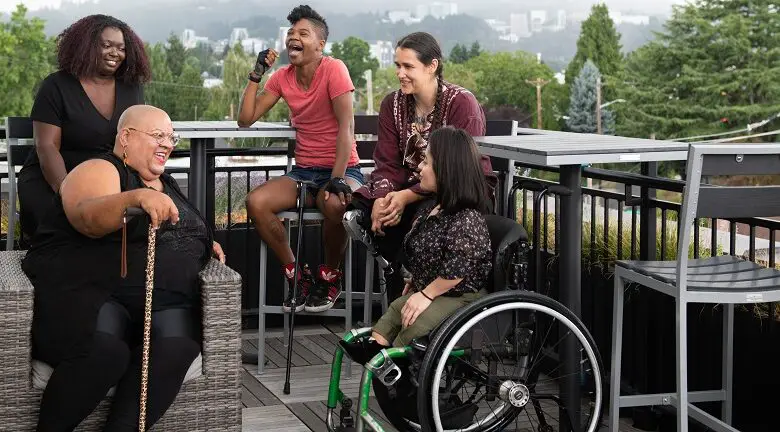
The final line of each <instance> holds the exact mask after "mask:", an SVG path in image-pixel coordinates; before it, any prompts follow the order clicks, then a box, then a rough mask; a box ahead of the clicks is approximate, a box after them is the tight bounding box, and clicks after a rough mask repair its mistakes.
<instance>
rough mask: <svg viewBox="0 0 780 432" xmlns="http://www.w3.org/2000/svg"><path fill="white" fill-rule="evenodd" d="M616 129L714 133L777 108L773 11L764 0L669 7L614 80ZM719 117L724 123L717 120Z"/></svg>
mask: <svg viewBox="0 0 780 432" xmlns="http://www.w3.org/2000/svg"><path fill="white" fill-rule="evenodd" d="M614 81H615V85H616V86H617V87H618V92H619V94H620V97H621V98H624V99H626V100H628V101H629V103H627V104H623V105H622V106H620V107H619V109H618V112H619V114H620V116H621V121H620V122H619V124H618V133H619V134H621V135H623V134H625V135H630V136H648V135H650V134H652V133H655V134H657V136H658V138H665V139H666V138H677V137H683V136H691V135H699V134H706V133H717V132H722V131H724V130H727V129H729V128H732V127H733V128H736V127H744V126H745V125H746V124H750V123H753V122H757V121H761V120H763V119H766V118H768V117H770V116H771V115H773V114H776V113H777V112H778V111H780V18H779V17H778V13H777V5H776V2H772V1H770V0H756V1H747V0H700V1H698V2H696V3H689V4H686V5H684V6H677V7H675V8H674V12H673V16H672V18H671V19H670V20H669V21H668V22H667V23H666V25H665V31H664V32H663V33H660V34H658V37H657V40H655V41H653V42H650V43H649V44H647V45H646V46H644V47H642V48H640V49H639V50H637V51H636V52H634V53H632V54H631V55H630V56H629V57H628V59H627V62H626V67H625V70H624V71H623V72H622V73H621V74H620V75H619V76H618V77H617V79H615V80H614ZM723 120H725V122H724V121H723Z"/></svg>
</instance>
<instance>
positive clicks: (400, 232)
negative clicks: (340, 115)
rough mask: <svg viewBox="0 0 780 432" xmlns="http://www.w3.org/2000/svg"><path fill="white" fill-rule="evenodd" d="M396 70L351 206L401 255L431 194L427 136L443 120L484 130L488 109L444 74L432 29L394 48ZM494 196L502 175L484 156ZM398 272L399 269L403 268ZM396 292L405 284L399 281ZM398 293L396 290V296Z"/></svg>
mask: <svg viewBox="0 0 780 432" xmlns="http://www.w3.org/2000/svg"><path fill="white" fill-rule="evenodd" d="M395 64H396V75H397V76H398V81H399V82H400V84H401V88H400V89H399V90H397V91H395V92H393V93H390V94H389V95H387V96H386V97H385V98H384V100H383V101H382V105H381V108H380V109H379V130H378V135H379V138H378V142H377V146H376V149H375V150H374V161H375V162H376V168H375V169H374V171H373V172H372V173H371V178H370V181H369V182H368V183H366V184H365V185H364V186H362V187H361V188H359V189H358V190H356V191H355V192H354V193H353V201H352V206H353V207H354V208H356V209H359V210H363V212H364V214H365V215H366V216H367V215H368V214H370V215H371V217H370V218H368V217H364V218H363V226H364V228H366V229H371V230H372V231H373V232H374V233H375V234H376V235H377V243H378V246H379V249H380V251H381V253H382V255H383V256H384V257H385V258H387V259H388V260H391V261H397V259H398V252H399V250H400V245H401V242H402V240H403V238H404V236H405V235H406V233H407V232H409V229H410V228H411V223H412V217H413V216H414V214H415V212H416V210H417V208H418V207H419V206H420V204H421V203H422V202H424V201H425V200H426V198H427V197H428V194H427V193H425V192H424V191H422V189H420V184H419V183H420V182H419V179H418V177H417V166H418V165H419V164H420V162H421V161H422V160H423V158H424V156H425V150H426V149H427V147H428V137H429V136H430V133H431V132H432V131H433V130H436V129H438V128H441V127H442V126H452V127H455V128H460V129H465V130H466V131H467V132H468V133H469V134H470V135H471V136H482V135H485V113H484V112H483V111H482V107H481V106H480V105H479V103H478V102H477V99H476V98H475V97H474V95H473V94H472V93H471V92H469V91H468V90H466V89H464V88H463V87H460V86H457V85H454V84H451V83H448V82H446V81H445V80H444V78H443V76H442V74H443V69H444V68H443V65H442V54H441V47H440V46H439V44H438V42H437V41H436V39H435V38H434V37H433V36H431V35H430V34H428V33H424V32H417V33H412V34H409V35H407V36H405V37H403V38H401V40H399V41H398V44H397V45H396V49H395ZM481 162H482V168H483V171H484V172H485V177H486V179H487V183H488V187H489V189H490V190H489V191H485V193H486V194H490V195H491V196H492V194H493V189H494V188H495V185H496V182H497V179H496V176H495V174H494V173H493V168H492V166H491V165H490V158H488V157H486V156H482V161H481ZM398 273H399V272H396V274H398ZM392 285H393V288H395V289H393V290H391V292H392V293H393V294H396V295H397V294H398V292H396V291H397V290H400V288H402V284H401V282H400V281H395V283H393V284H392ZM392 297H395V296H392Z"/></svg>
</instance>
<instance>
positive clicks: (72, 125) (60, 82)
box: [18, 15, 151, 235]
mask: <svg viewBox="0 0 780 432" xmlns="http://www.w3.org/2000/svg"><path fill="white" fill-rule="evenodd" d="M57 63H58V67H59V70H58V71H57V72H54V73H52V74H51V75H49V76H48V77H46V79H44V80H43V82H42V83H41V87H40V89H39V90H38V94H37V95H36V96H35V102H34V103H33V107H32V112H31V113H30V117H31V118H32V120H33V131H34V137H35V150H36V151H35V152H33V153H32V154H31V155H30V157H29V158H28V160H27V161H26V162H25V164H24V167H23V168H22V170H21V172H20V173H19V183H18V188H19V207H20V208H19V210H20V216H21V218H20V219H21V221H20V222H21V225H22V230H23V231H24V232H25V233H26V234H28V235H32V234H33V233H35V230H36V229H37V226H38V224H39V223H40V221H41V217H42V216H43V215H45V214H46V212H47V210H48V209H49V208H50V206H51V205H52V202H53V200H52V198H53V197H54V196H55V195H56V193H57V191H59V187H60V183H62V179H64V178H65V174H67V173H68V172H70V170H72V169H73V168H74V167H75V166H76V165H78V164H79V163H81V162H84V161H85V160H87V159H90V158H92V157H94V156H97V155H99V154H102V153H106V152H110V151H111V149H112V148H113V146H114V137H115V136H116V127H117V121H118V120H119V116H120V115H121V114H122V112H123V111H124V110H125V109H127V107H129V106H132V105H138V104H143V102H144V96H143V88H142V84H143V83H145V82H147V81H149V79H150V77H151V72H150V68H149V61H148V59H147V57H146V52H145V51H144V46H143V42H142V41H141V39H140V38H139V37H138V36H137V35H136V34H135V33H134V32H133V31H132V30H131V29H130V27H128V25H127V24H125V23H124V22H122V21H120V20H118V19H116V18H113V17H110V16H106V15H91V16H87V17H85V18H82V19H80V20H78V21H76V22H75V23H74V24H72V25H71V26H70V27H68V28H67V29H65V30H64V31H63V32H62V33H60V35H59V37H58V38H57Z"/></svg>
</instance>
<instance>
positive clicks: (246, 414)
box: [241, 324, 639, 432]
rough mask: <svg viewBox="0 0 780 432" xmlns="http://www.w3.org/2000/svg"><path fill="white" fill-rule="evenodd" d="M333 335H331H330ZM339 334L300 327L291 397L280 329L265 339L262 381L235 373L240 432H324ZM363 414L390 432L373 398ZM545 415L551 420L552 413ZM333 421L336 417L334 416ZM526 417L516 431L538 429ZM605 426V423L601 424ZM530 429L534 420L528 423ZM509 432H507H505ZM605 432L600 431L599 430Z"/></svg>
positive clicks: (347, 388)
mask: <svg viewBox="0 0 780 432" xmlns="http://www.w3.org/2000/svg"><path fill="white" fill-rule="evenodd" d="M334 332H335V333H334ZM343 334H344V330H343V326H341V325H338V324H331V325H329V326H328V327H325V326H301V328H297V327H296V329H295V343H294V344H293V362H292V363H293V365H294V366H293V368H292V370H291V390H292V392H291V393H292V394H290V395H285V394H284V393H283V392H282V388H283V386H284V376H285V369H284V367H285V365H286V360H285V358H286V355H287V347H286V346H284V342H283V337H284V335H283V332H282V329H270V330H269V331H268V332H267V333H266V335H267V338H266V359H267V360H268V364H267V365H266V368H265V372H264V373H263V374H262V375H258V374H257V367H256V366H255V365H249V364H245V365H244V367H243V370H242V371H241V381H242V392H241V404H242V407H243V429H242V430H243V431H244V432H259V431H263V432H265V431H271V432H299V431H300V432H308V431H314V432H327V428H326V426H325V416H326V415H327V407H326V405H325V400H326V399H327V397H328V385H329V381H330V364H331V361H332V359H333V353H334V352H335V349H336V343H337V342H338V341H339V339H341V335H343ZM242 339H243V341H242V350H244V351H246V352H257V332H256V331H255V332H252V331H248V332H245V333H244V334H243V335H242ZM361 371H362V367H361V366H359V365H354V364H353V365H352V376H351V377H349V378H348V377H346V374H345V371H342V381H341V390H342V391H343V392H344V394H346V395H348V396H350V397H352V399H353V401H354V404H353V407H352V411H353V413H354V412H355V410H356V408H357V396H358V393H359V392H358V388H359V386H360V374H361ZM368 408H369V411H370V412H371V414H372V415H373V416H374V417H375V418H376V419H377V421H379V423H380V424H381V425H382V426H383V427H385V430H387V431H395V430H396V429H395V428H394V427H392V425H391V424H390V422H389V421H388V420H387V418H386V417H385V415H384V413H382V410H381V408H379V404H378V402H377V401H376V398H374V397H373V393H372V397H371V398H370V399H369V406H368ZM551 411H552V412H550V413H548V414H549V415H550V417H551V418H554V417H556V413H557V410H551ZM335 415H336V416H337V417H338V412H336V413H335ZM531 421H532V420H531V419H530V418H528V417H526V418H524V419H519V420H518V421H517V424H516V426H513V428H514V429H511V430H516V431H523V430H528V431H534V430H535V429H538V425H536V424H533V426H535V427H533V428H532V427H531V426H532V424H531V423H530V422H531ZM604 422H605V423H604V424H606V420H604ZM534 423H535V420H534ZM507 430H510V429H507ZM604 430H606V429H604ZM620 431H622V432H639V430H638V429H635V428H633V427H632V426H631V425H630V420H629V419H621V421H620Z"/></svg>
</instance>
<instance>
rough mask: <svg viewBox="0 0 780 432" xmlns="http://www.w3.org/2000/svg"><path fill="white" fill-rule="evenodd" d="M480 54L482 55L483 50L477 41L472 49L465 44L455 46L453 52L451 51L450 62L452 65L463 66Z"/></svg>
mask: <svg viewBox="0 0 780 432" xmlns="http://www.w3.org/2000/svg"><path fill="white" fill-rule="evenodd" d="M480 54H482V48H480V46H479V42H477V41H474V43H472V44H471V48H468V47H466V45H465V44H463V45H461V44H455V46H454V47H452V51H450V57H449V58H448V60H449V61H450V62H452V63H456V64H462V63H466V62H467V61H469V60H471V59H472V58H474V57H477V56H479V55H480Z"/></svg>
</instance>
